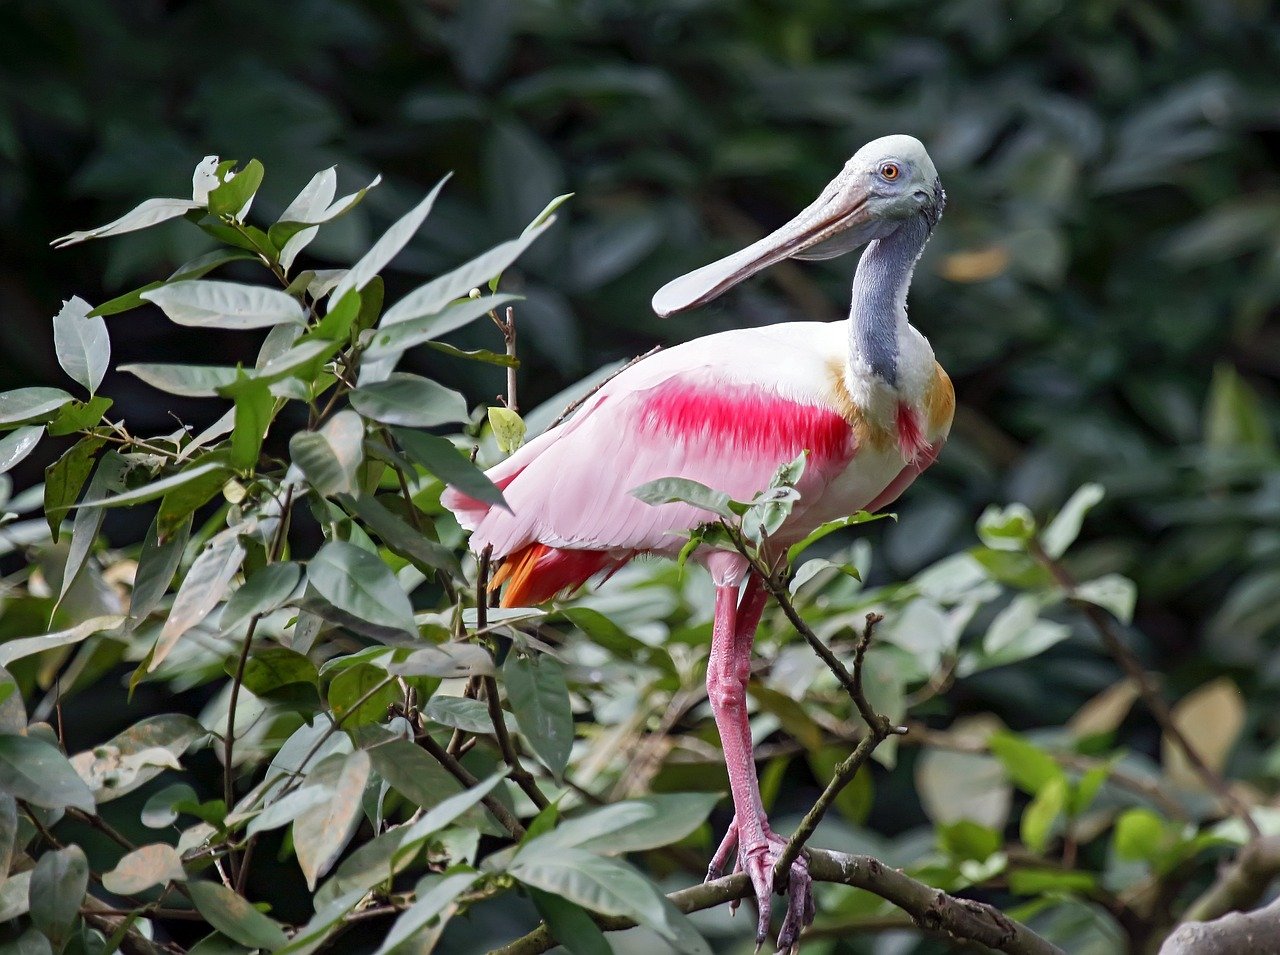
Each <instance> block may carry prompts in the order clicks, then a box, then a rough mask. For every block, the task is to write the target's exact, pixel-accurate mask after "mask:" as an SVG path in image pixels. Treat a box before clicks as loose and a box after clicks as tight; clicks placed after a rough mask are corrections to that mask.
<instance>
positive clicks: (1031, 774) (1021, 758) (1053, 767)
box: [987, 730, 1066, 796]
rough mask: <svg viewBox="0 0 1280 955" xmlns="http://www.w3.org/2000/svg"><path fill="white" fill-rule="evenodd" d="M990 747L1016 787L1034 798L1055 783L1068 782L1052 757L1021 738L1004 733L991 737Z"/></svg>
mask: <svg viewBox="0 0 1280 955" xmlns="http://www.w3.org/2000/svg"><path fill="white" fill-rule="evenodd" d="M987 745H988V746H990V747H991V752H992V753H993V754H994V755H995V756H996V758H998V759H999V760H1000V762H1001V763H1003V764H1004V768H1005V772H1006V773H1008V775H1009V778H1010V779H1011V780H1012V781H1013V782H1014V784H1015V785H1017V786H1018V788H1019V789H1021V790H1023V791H1024V792H1027V793H1030V794H1031V795H1033V796H1034V795H1036V794H1037V793H1039V792H1040V791H1041V790H1042V789H1044V788H1045V787H1046V786H1048V785H1050V784H1051V783H1056V782H1057V781H1058V780H1060V779H1061V780H1065V779H1066V774H1065V773H1064V772H1063V771H1062V768H1061V767H1060V766H1059V765H1058V764H1057V762H1056V761H1055V760H1054V758H1053V757H1052V756H1050V755H1049V754H1048V753H1046V752H1045V751H1044V750H1042V749H1040V748H1039V747H1037V746H1035V745H1034V744H1032V743H1029V742H1027V741H1026V740H1025V739H1023V738H1022V737H1020V736H1015V735H1014V734H1013V733H1009V732H1007V731H1003V730H1001V731H999V732H996V733H992V734H991V738H990V740H988V743H987Z"/></svg>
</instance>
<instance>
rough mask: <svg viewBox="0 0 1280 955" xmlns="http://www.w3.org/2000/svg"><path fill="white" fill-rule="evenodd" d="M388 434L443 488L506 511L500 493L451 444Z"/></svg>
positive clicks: (396, 431) (419, 434)
mask: <svg viewBox="0 0 1280 955" xmlns="http://www.w3.org/2000/svg"><path fill="white" fill-rule="evenodd" d="M392 434H393V435H395V439H396V443H397V444H399V445H400V447H402V448H403V449H404V453H405V454H407V455H408V456H409V459H410V460H411V461H413V462H414V463H415V464H420V465H422V467H424V468H426V469H427V470H428V471H430V472H431V473H432V474H434V475H435V476H436V477H438V478H439V479H440V480H441V481H443V482H444V483H445V484H448V485H449V486H450V487H454V488H457V489H458V490H459V491H461V492H462V493H463V494H465V495H467V497H471V498H475V499H476V500H477V501H482V502H484V503H486V504H496V505H497V506H499V507H507V502H506V501H505V500H504V499H503V497H502V492H501V491H500V490H498V488H497V487H496V486H495V485H494V483H493V482H492V481H490V480H489V478H488V477H486V476H485V473H484V472H483V471H481V470H480V469H479V468H478V467H476V466H475V465H474V464H473V463H471V460H470V459H469V458H467V457H466V455H464V454H463V453H462V452H461V451H459V450H458V449H457V448H456V447H454V446H453V444H452V442H450V441H448V440H446V439H445V438H441V437H439V436H437V435H434V434H427V433H426V432H424V431H410V430H408V429H405V428H393V429H392ZM508 510H509V508H508Z"/></svg>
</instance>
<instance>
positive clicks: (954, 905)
mask: <svg viewBox="0 0 1280 955" xmlns="http://www.w3.org/2000/svg"><path fill="white" fill-rule="evenodd" d="M809 874H810V875H811V876H812V877H813V880H814V881H815V882H838V883H840V884H842V885H851V886H854V887H855V888H859V889H865V890H867V891H868V892H871V893H873V894H875V895H878V896H880V897H881V898H882V899H886V900H887V901H889V902H892V903H893V904H894V905H896V906H898V908H900V909H902V910H903V911H904V912H906V913H907V914H908V915H909V916H911V920H912V922H914V923H915V924H916V925H917V926H919V927H920V928H921V929H924V930H926V931H929V932H941V933H944V934H946V935H949V936H950V937H952V938H954V939H959V940H965V941H972V942H979V943H981V944H983V945H986V946H988V947H989V948H994V949H996V950H997V951H1000V952H1007V953H1009V955H1064V953H1063V951H1062V949H1060V948H1058V947H1057V946H1056V945H1054V944H1053V943H1052V942H1049V941H1047V940H1046V939H1044V938H1041V937H1040V936H1039V935H1037V934H1036V933H1035V932H1033V931H1032V930H1031V929H1029V928H1027V927H1026V926H1025V925H1023V924H1022V923H1021V922H1017V921H1015V920H1013V919H1011V918H1009V917H1008V916H1007V915H1005V914H1004V913H1003V912H1001V911H1000V910H999V909H996V908H993V907H992V906H990V905H986V904H985V903H982V902H974V901H972V900H970V899H958V898H956V897H955V896H953V895H948V894H947V893H946V892H943V891H942V890H941V889H935V888H933V887H932V886H929V885H925V884H924V883H923V882H919V881H917V880H916V879H913V878H911V876H909V875H907V874H906V873H905V872H903V871H902V870H900V869H891V868H889V867H888V866H886V865H885V864H884V863H883V862H881V861H880V860H879V859H874V858H872V857H871V856H855V855H848V854H846V853H843V852H830V851H828V850H826V849H810V850H809ZM752 894H753V889H752V888H751V882H750V880H749V879H748V878H747V877H746V876H745V875H743V874H742V873H738V874H737V875H731V876H726V877H725V878H723V879H716V880H715V881H714V882H704V883H702V884H701V885H695V886H692V887H691V888H688V889H681V890H680V891H679V892H673V893H671V894H670V895H669V896H667V898H669V899H670V900H671V902H672V903H673V904H674V905H675V906H676V908H678V909H679V910H680V911H681V912H685V913H689V912H700V911H702V910H703V909H710V908H714V907H715V906H717V905H723V904H724V903H726V902H732V901H734V900H735V899H743V898H746V897H747V896H749V895H752ZM596 921H597V923H598V924H599V926H600V927H601V928H602V929H604V930H605V931H606V932H616V931H620V930H622V929H627V928H632V927H634V925H635V924H636V923H635V922H634V921H632V920H631V919H628V918H622V917H618V916H613V917H602V918H598V919H597V920H596ZM557 944H558V943H557V942H556V940H555V939H554V938H552V937H551V933H550V932H548V931H547V928H546V926H545V925H544V926H539V927H538V928H537V929H535V930H534V931H532V932H530V933H529V934H528V935H525V936H523V937H522V938H518V939H516V940H515V941H514V942H512V943H510V944H509V945H505V946H503V947H502V948H499V949H495V950H494V951H493V952H492V953H491V955H540V953H542V952H547V951H550V950H551V949H553V948H555V946H556V945H557Z"/></svg>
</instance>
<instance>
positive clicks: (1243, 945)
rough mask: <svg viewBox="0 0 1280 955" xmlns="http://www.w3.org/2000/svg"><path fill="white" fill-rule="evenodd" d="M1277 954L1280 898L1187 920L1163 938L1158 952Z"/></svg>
mask: <svg viewBox="0 0 1280 955" xmlns="http://www.w3.org/2000/svg"><path fill="white" fill-rule="evenodd" d="M1238 952H1252V953H1253V955H1280V898H1277V899H1275V900H1274V901H1272V902H1271V904H1270V905H1266V906H1264V907H1263V908H1260V909H1257V910H1255V911H1253V912H1231V913H1230V914H1228V915H1224V916H1222V917H1221V918H1218V919H1214V920H1213V921H1212V922H1186V923H1184V924H1182V925H1179V926H1178V928H1177V929H1176V930H1175V931H1174V933H1173V934H1172V935H1170V936H1169V937H1168V938H1167V939H1165V941H1164V944H1163V945H1161V946H1160V955H1236V953H1238Z"/></svg>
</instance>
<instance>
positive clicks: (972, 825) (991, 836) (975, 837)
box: [937, 819, 1000, 862]
mask: <svg viewBox="0 0 1280 955" xmlns="http://www.w3.org/2000/svg"><path fill="white" fill-rule="evenodd" d="M937 833H938V844H939V846H940V847H941V848H942V850H943V851H944V852H946V853H947V854H948V855H949V856H951V857H952V858H953V859H958V860H960V861H964V860H967V859H971V860H973V861H974V862H986V861H987V859H989V858H991V856H992V855H994V854H995V853H997V852H999V851H1000V833H999V832H997V831H996V830H995V829H992V828H990V827H988V826H982V825H979V824H978V823H976V822H973V821H972V820H969V819H960V820H958V821H956V822H953V823H949V824H942V825H939V826H938V828H937Z"/></svg>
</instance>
